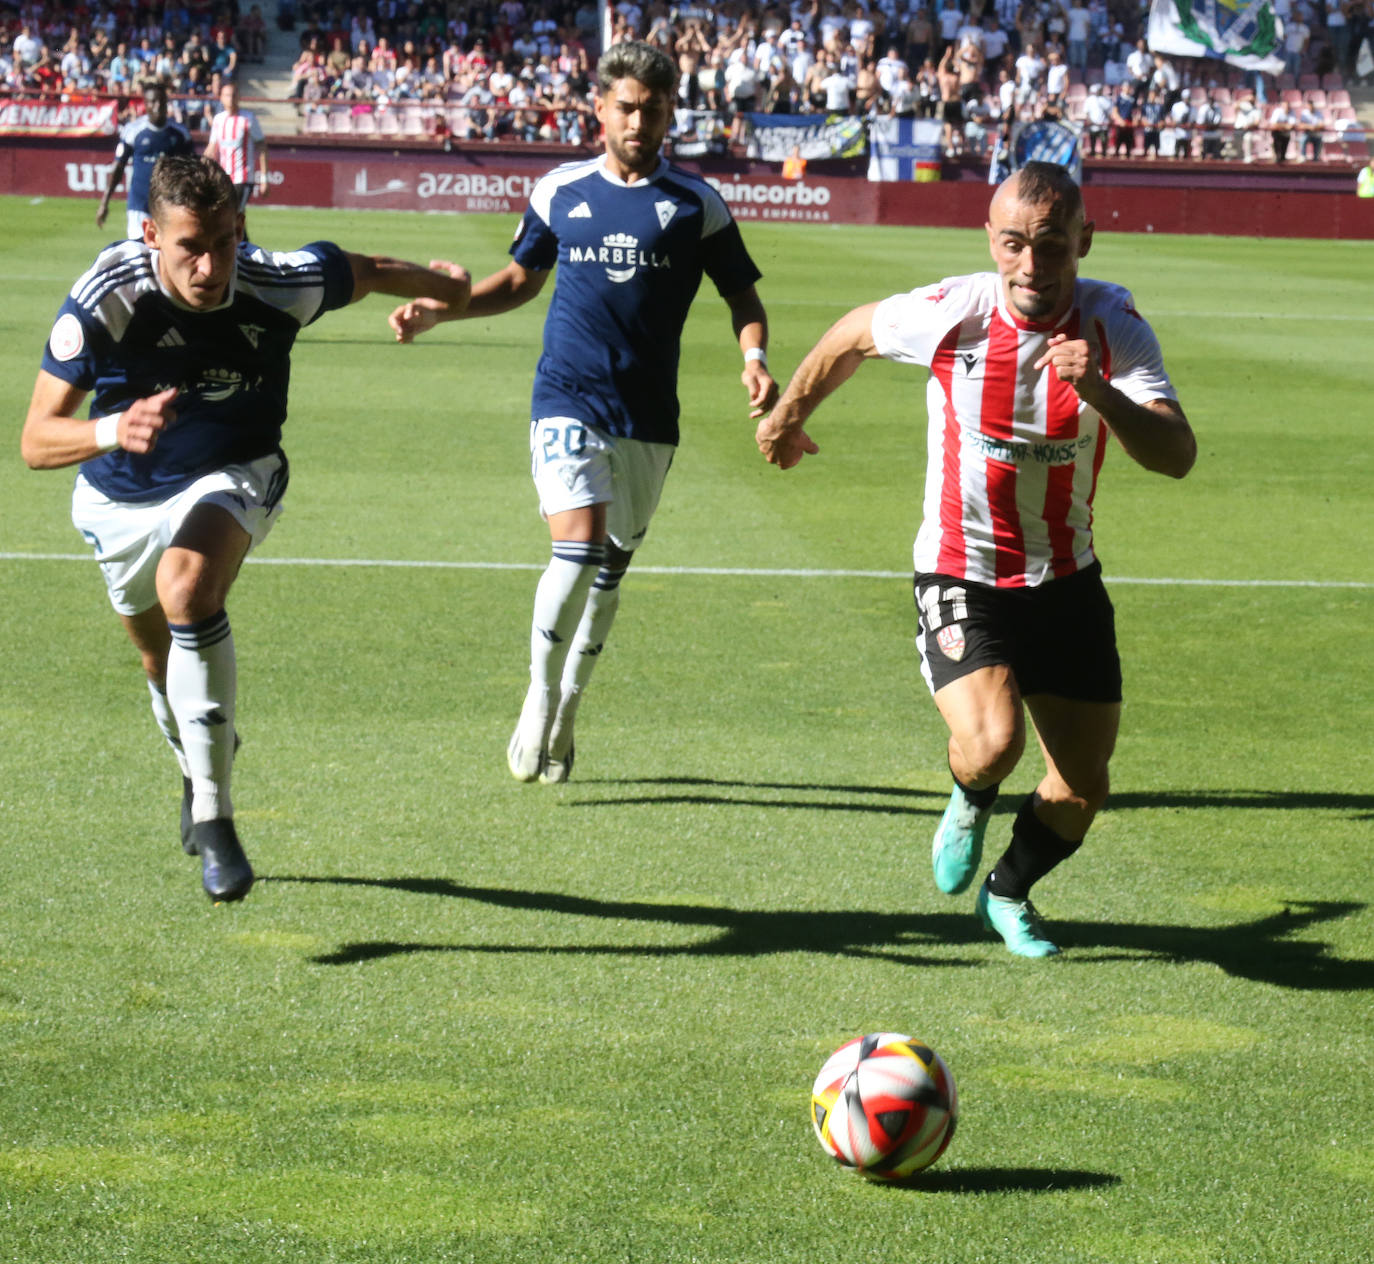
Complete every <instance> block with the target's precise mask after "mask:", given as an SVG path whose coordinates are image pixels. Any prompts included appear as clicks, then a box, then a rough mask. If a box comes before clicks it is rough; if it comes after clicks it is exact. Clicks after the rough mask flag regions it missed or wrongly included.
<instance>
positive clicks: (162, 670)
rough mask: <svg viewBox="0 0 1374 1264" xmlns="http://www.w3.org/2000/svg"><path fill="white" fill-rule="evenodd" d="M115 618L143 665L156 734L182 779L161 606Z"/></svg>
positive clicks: (168, 635) (168, 637) (169, 640)
mask: <svg viewBox="0 0 1374 1264" xmlns="http://www.w3.org/2000/svg"><path fill="white" fill-rule="evenodd" d="M119 618H120V621H121V622H122V623H123V624H124V630H125V632H127V633H128V635H129V640H130V641H131V642H133V646H134V648H135V649H136V650H137V651H138V657H139V661H140V662H141V663H142V664H143V675H144V676H145V677H146V679H147V681H148V695H149V699H150V701H151V702H152V707H153V719H154V720H155V721H156V722H157V727H158V731H159V732H160V733H161V734H162V736H163V737H165V738H166V739H167V745H168V746H170V747H171V748H172V752H173V753H174V754H175V755H176V757H177V763H178V765H179V766H180V768H181V771H182V774H183V775H185V772H186V756H185V754H184V753H183V752H182V749H181V733H180V731H179V730H178V728H177V721H176V716H174V715H173V714H172V708H171V704H170V703H169V702H168V701H167V652H168V650H169V649H170V648H171V644H172V634H171V633H170V632H169V631H168V630H167V616H166V615H165V614H164V613H163V612H162V607H161V606H153V607H152V608H151V609H149V610H143V611H140V612H139V613H138V614H121V615H120V616H119Z"/></svg>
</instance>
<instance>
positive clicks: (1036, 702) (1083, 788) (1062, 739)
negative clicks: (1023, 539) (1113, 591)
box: [978, 565, 1121, 956]
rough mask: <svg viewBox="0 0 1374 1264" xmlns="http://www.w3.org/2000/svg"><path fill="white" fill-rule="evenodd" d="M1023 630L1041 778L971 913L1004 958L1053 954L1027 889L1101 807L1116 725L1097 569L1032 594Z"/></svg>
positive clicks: (1113, 657) (1112, 652) (1117, 685)
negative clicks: (1000, 945) (999, 942)
mask: <svg viewBox="0 0 1374 1264" xmlns="http://www.w3.org/2000/svg"><path fill="white" fill-rule="evenodd" d="M1023 629H1024V639H1025V641H1026V643H1027V652H1026V655H1025V658H1024V660H1023V661H1021V662H1020V663H1019V665H1018V675H1019V678H1020V681H1021V685H1022V689H1023V691H1024V693H1025V698H1026V706H1027V708H1028V709H1029V711H1030V715H1031V721H1032V723H1033V724H1034V725H1035V731H1036V736H1037V737H1038V739H1039V741H1040V749H1041V751H1042V753H1043V755H1044V757H1045V776H1044V777H1043V779H1042V780H1041V782H1040V785H1039V786H1038V787H1037V788H1036V790H1035V791H1034V793H1033V794H1031V795H1028V796H1027V798H1026V800H1025V801H1024V802H1023V803H1022V805H1021V810H1020V811H1019V812H1018V813H1017V817H1016V822H1015V824H1014V825H1013V827H1012V839H1011V844H1010V846H1009V847H1008V848H1007V850H1006V852H1005V853H1004V854H1003V855H1002V857H1001V859H999V860H998V862H997V864H996V865H995V866H994V867H993V869H992V872H991V873H990V874H989V875H988V878H987V881H986V882H985V883H984V884H983V888H982V890H981V891H980V892H979V894H978V909H979V912H980V913H981V914H982V916H983V920H984V922H985V923H987V924H989V925H990V926H991V927H992V928H993V929H995V930H996V931H997V932H998V933H999V934H1000V935H1001V936H1002V938H1003V939H1004V940H1006V943H1007V947H1008V948H1010V949H1011V950H1012V951H1013V952H1015V953H1019V954H1021V955H1023V956H1050V955H1052V954H1053V953H1055V952H1057V951H1058V949H1057V948H1056V947H1055V945H1054V944H1053V943H1052V942H1051V941H1050V940H1049V937H1048V936H1047V935H1046V934H1045V932H1044V930H1043V928H1042V927H1041V926H1040V922H1039V918H1038V915H1037V914H1036V912H1035V909H1034V906H1033V905H1032V904H1031V902H1030V892H1031V888H1032V887H1033V886H1034V885H1035V883H1036V882H1038V881H1039V880H1040V879H1041V878H1043V877H1044V876H1045V875H1046V874H1047V873H1049V872H1050V871H1051V870H1052V869H1054V868H1055V866H1057V865H1059V864H1062V863H1063V862H1064V861H1065V860H1067V859H1068V858H1069V857H1070V856H1071V855H1073V853H1074V852H1075V851H1076V850H1077V849H1078V847H1079V845H1080V844H1081V843H1082V841H1083V837H1084V835H1085V834H1086V833H1087V832H1088V827H1089V826H1090V825H1091V824H1092V821H1093V817H1094V816H1095V815H1096V814H1097V811H1098V809H1099V808H1100V807H1101V806H1102V804H1103V803H1104V802H1105V801H1106V798H1107V788H1108V772H1107V768H1108V763H1109V762H1110V760H1111V757H1112V751H1113V749H1114V748H1115V745H1116V734H1117V729H1118V727H1119V725H1120V721H1121V662H1120V659H1119V658H1118V656H1117V652H1116V629H1115V620H1114V617H1113V612H1112V605H1111V601H1110V600H1109V599H1108V597H1107V593H1106V590H1105V588H1103V586H1102V580H1101V575H1100V568H1099V567H1097V566H1096V565H1094V566H1092V567H1090V568H1089V569H1088V570H1086V571H1083V572H1080V573H1079V574H1077V575H1075V576H1072V577H1070V578H1068V579H1062V580H1056V581H1055V582H1054V583H1052V584H1047V585H1045V586H1044V588H1043V589H1041V590H1038V591H1037V592H1036V593H1035V594H1034V595H1033V599H1032V601H1031V602H1030V603H1028V608H1027V612H1026V618H1025V620H1024V622H1023Z"/></svg>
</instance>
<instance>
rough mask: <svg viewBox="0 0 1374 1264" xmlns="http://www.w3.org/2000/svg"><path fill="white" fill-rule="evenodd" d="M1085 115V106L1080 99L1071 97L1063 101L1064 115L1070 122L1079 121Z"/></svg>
mask: <svg viewBox="0 0 1374 1264" xmlns="http://www.w3.org/2000/svg"><path fill="white" fill-rule="evenodd" d="M1086 116H1087V107H1086V106H1084V104H1083V102H1082V101H1080V100H1077V99H1076V98H1071V99H1070V100H1068V101H1065V102H1064V117H1065V118H1067V119H1068V120H1069V122H1070V123H1081V122H1083V120H1084V118H1085V117H1086Z"/></svg>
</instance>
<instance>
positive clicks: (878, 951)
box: [271, 876, 1374, 992]
mask: <svg viewBox="0 0 1374 1264" xmlns="http://www.w3.org/2000/svg"><path fill="white" fill-rule="evenodd" d="M271 880H272V881H277V882H298V883H311V884H316V883H318V884H326V885H337V886H360V887H376V888H379V889H382V890H387V891H403V892H408V893H410V894H413V895H434V896H440V897H444V898H448V899H462V900H475V901H477V902H479V903H483V904H491V905H494V906H497V907H500V908H506V909H516V910H522V911H526V912H531V913H541V914H548V913H554V914H560V915H565V916H568V917H580V918H587V917H595V918H603V919H609V920H612V921H617V922H659V923H663V924H666V925H671V926H701V927H712V928H715V929H716V930H718V932H719V933H718V934H717V935H715V936H714V937H712V938H710V939H704V940H698V941H696V942H693V943H685V944H615V943H576V944H573V943H563V944H548V943H530V944H493V943H467V944H442V943H414V942H404V941H396V940H367V941H362V942H358V943H350V944H343V945H341V946H340V947H338V948H337V949H335V950H334V951H333V952H330V953H325V954H323V955H321V956H318V957H314V958H312V960H313V961H314V962H315V963H316V964H317V965H351V964H354V963H356V962H361V961H376V960H379V959H382V958H385V957H395V956H405V955H408V954H413V953H424V952H451V953H498V954H500V953H529V954H544V953H551V954H568V955H576V956H622V957H673V956H679V957H713V956H738V957H756V956H769V955H774V954H777V953H789V952H818V953H833V954H836V955H839V956H847V957H864V958H871V959H877V960H883V961H890V962H892V963H893V964H895V965H904V966H943V967H950V966H964V967H967V966H973V965H977V964H979V963H980V962H979V961H978V960H974V959H969V958H957V957H949V956H941V955H936V954H934V953H931V954H929V955H927V954H924V953H922V952H920V951H919V950H920V949H921V948H922V947H924V946H926V945H929V946H930V947H931V948H949V947H950V946H956V947H958V946H966V945H973V944H981V945H986V947H987V949H988V950H991V949H992V947H993V943H992V941H991V940H990V938H989V937H988V936H987V935H985V934H984V933H983V932H982V931H981V930H980V929H979V927H978V923H977V920H976V919H975V918H974V917H973V915H972V914H971V913H970V912H965V911H959V912H949V913H878V912H865V911H862V910H853V911H837V912H795V911H787V910H783V911H774V910H749V909H732V908H725V907H720V906H713V905H700V904H655V903H650V902H647V901H638V900H598V899H592V898H590V897H587V896H577V895H565V894H562V893H560V892H553V891H546V892H541V891H516V890H510V889H506V888H501V887H476V886H467V885H465V884H463V883H460V882H453V881H451V880H450V879H447V878H351V877H336V878H316V877H304V876H301V877H285V876H283V877H276V878H274V879H271ZM1364 907H1365V905H1363V904H1358V903H1353V902H1343V901H1315V900H1314V901H1292V902H1290V903H1289V904H1287V905H1285V906H1283V907H1282V908H1280V909H1278V910H1277V911H1275V912H1274V913H1272V914H1270V915H1268V916H1265V917H1259V918H1256V919H1254V920H1252V921H1249V922H1241V923H1237V924H1235V925H1231V926H1205V927H1194V926H1168V925H1157V924H1148V923H1115V922H1080V921H1061V920H1056V921H1055V922H1054V931H1055V938H1056V940H1057V941H1058V942H1059V943H1060V944H1061V945H1062V946H1063V947H1064V948H1065V949H1068V950H1070V951H1069V952H1068V953H1067V954H1066V957H1065V958H1063V959H1061V961H1060V962H1058V963H1056V964H1058V965H1070V964H1073V963H1084V962H1100V961H1114V960H1124V961H1138V960H1155V961H1166V962H1174V963H1178V964H1187V963H1192V962H1209V963H1211V964H1212V965H1215V966H1217V967H1218V968H1220V969H1221V970H1224V971H1225V972H1226V973H1227V974H1229V975H1233V976H1235V977H1237V978H1244V979H1250V980H1253V981H1254V982H1257V983H1268V984H1271V985H1272V986H1275V987H1284V988H1294V989H1297V990H1314V991H1333V992H1342V991H1351V992H1353V991H1369V990H1374V961H1361V960H1347V959H1344V958H1341V957H1334V956H1331V955H1329V953H1328V951H1327V945H1326V944H1323V943H1319V942H1314V941H1310V940H1295V939H1293V938H1291V936H1292V935H1294V934H1295V933H1296V932H1299V931H1304V930H1307V929H1309V928H1311V927H1313V926H1316V925H1318V924H1320V923H1322V922H1329V921H1335V920H1337V919H1339V918H1343V917H1347V916H1349V915H1350V914H1352V913H1356V912H1359V911H1360V910H1361V909H1363V908H1364ZM540 925H547V923H543V922H541V923H540ZM1094 950H1100V951H1094ZM984 955H985V954H984V953H982V952H980V953H979V957H980V958H982V957H983V956H984Z"/></svg>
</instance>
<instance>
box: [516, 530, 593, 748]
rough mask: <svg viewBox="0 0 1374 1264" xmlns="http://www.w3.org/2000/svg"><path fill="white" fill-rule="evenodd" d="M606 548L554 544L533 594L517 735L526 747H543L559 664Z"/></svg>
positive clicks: (566, 542)
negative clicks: (526, 672) (526, 681)
mask: <svg viewBox="0 0 1374 1264" xmlns="http://www.w3.org/2000/svg"><path fill="white" fill-rule="evenodd" d="M605 556H606V546H605V545H604V544H602V543H601V542H600V541H597V542H596V543H590V544H589V543H583V542H580V541H573V540H555V541H554V542H553V556H552V557H551V558H550V559H549V564H548V566H547V567H546V568H545V570H544V573H543V574H542V575H541V576H540V577H539V586H538V587H537V588H536V589H535V591H534V620H533V623H532V625H531V628H530V688H529V692H528V693H527V694H526V695H525V705H524V707H523V708H522V709H521V712H520V731H521V736H522V738H523V740H524V741H525V742H526V744H528V745H531V746H532V745H535V744H538V746H540V747H541V748H542V747H543V745H544V743H545V741H546V739H547V737H548V733H549V726H550V725H551V724H552V723H553V717H554V712H555V710H556V709H557V707H558V694H559V687H560V681H561V679H562V676H563V665H564V663H566V662H567V658H568V651H569V649H570V648H571V646H572V639H573V635H574V633H575V632H576V631H577V628H578V625H579V623H581V621H582V613H583V610H584V609H585V608H586V605H587V593H588V591H589V590H590V589H591V586H592V581H593V580H594V579H595V578H596V574H597V571H598V570H599V569H600V567H601V562H602V560H603V559H604V557H605Z"/></svg>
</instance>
